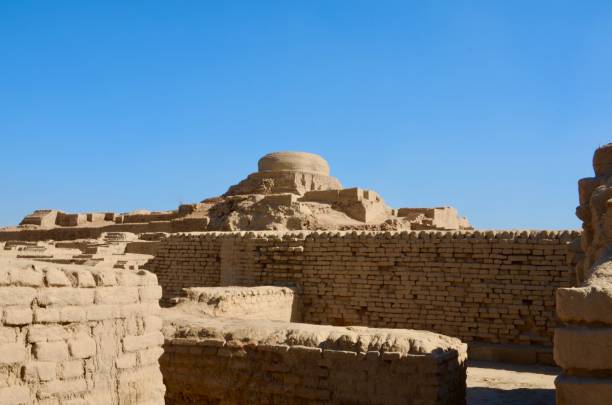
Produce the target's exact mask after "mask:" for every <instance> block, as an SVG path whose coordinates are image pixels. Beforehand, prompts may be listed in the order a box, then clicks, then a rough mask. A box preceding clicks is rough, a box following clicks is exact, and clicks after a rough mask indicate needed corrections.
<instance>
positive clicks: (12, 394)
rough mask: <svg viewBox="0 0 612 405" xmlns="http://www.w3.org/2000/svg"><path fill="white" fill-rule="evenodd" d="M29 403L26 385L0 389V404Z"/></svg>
mask: <svg viewBox="0 0 612 405" xmlns="http://www.w3.org/2000/svg"><path fill="white" fill-rule="evenodd" d="M30 403H31V398H30V390H29V389H28V387H27V386H26V385H14V386H12V387H4V388H0V404H3V405H26V404H30Z"/></svg>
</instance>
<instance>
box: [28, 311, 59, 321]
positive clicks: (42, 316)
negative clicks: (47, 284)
mask: <svg viewBox="0 0 612 405" xmlns="http://www.w3.org/2000/svg"><path fill="white" fill-rule="evenodd" d="M59 321H60V312H59V309H58V308H34V322H35V323H59Z"/></svg>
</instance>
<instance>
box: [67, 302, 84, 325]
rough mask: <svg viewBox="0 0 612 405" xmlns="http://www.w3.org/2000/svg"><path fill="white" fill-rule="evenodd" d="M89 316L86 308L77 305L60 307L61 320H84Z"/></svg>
mask: <svg viewBox="0 0 612 405" xmlns="http://www.w3.org/2000/svg"><path fill="white" fill-rule="evenodd" d="M86 319H87V318H86V316H85V309H83V308H82V307H79V306H76V305H69V306H66V307H62V308H61V309H60V321H61V322H83V321H85V320H86Z"/></svg>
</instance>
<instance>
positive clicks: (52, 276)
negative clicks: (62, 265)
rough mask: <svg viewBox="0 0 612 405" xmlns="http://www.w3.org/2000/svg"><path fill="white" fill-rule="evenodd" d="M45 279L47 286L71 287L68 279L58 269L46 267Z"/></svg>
mask: <svg viewBox="0 0 612 405" xmlns="http://www.w3.org/2000/svg"><path fill="white" fill-rule="evenodd" d="M45 280H46V282H47V285H48V286H49V287H72V282H71V281H70V279H69V278H68V277H67V276H66V274H65V273H64V272H63V271H61V270H59V269H55V268H50V269H47V270H46V271H45Z"/></svg>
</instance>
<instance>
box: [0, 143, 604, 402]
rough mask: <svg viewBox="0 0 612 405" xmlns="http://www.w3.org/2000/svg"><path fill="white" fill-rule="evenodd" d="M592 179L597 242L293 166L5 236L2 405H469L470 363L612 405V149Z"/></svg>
mask: <svg viewBox="0 0 612 405" xmlns="http://www.w3.org/2000/svg"><path fill="white" fill-rule="evenodd" d="M594 168H595V177H593V178H589V179H583V180H581V181H580V183H579V188H580V206H579V208H578V210H577V214H578V216H579V217H580V218H581V219H582V220H583V222H584V226H583V231H582V232H579V231H575V230H565V231H547V230H541V231H510V230H498V231H479V230H473V229H470V227H469V225H468V223H467V221H466V220H465V219H464V218H460V217H458V215H457V213H456V211H454V210H453V209H450V208H427V209H415V208H400V209H394V208H390V207H388V206H387V205H386V204H385V202H384V201H383V199H382V198H381V197H380V196H379V195H378V194H377V193H375V192H373V191H370V190H363V189H358V188H348V189H345V188H342V186H341V185H340V182H339V181H338V180H337V179H335V178H334V177H331V176H330V175H329V173H330V171H329V166H328V164H327V162H325V160H323V159H322V158H321V157H319V156H316V155H311V154H304V153H288V152H284V153H275V154H270V155H266V156H264V157H263V158H262V159H261V160H260V162H259V168H258V169H259V170H258V171H257V172H256V173H253V174H251V175H249V176H248V177H247V178H246V179H244V180H243V181H241V182H239V183H238V184H236V185H235V186H232V187H230V188H229V190H228V191H227V192H226V193H225V194H224V195H222V196H219V197H215V198H212V199H206V200H204V201H202V202H201V203H198V204H191V205H183V206H181V207H179V209H177V210H175V211H168V212H158V213H150V212H136V213H130V214H115V213H88V214H66V213H62V212H59V211H53V210H46V211H37V212H35V213H33V214H31V215H29V216H28V217H26V218H25V219H24V220H23V221H22V225H20V226H19V227H13V228H6V229H3V230H1V231H0V241H2V242H0V306H1V307H2V312H1V313H2V318H1V319H2V326H1V327H0V363H1V367H0V382H1V384H0V403H2V404H37V405H42V404H45V405H47V404H61V405H64V404H72V405H74V404H86V403H96V404H97V403H104V404H106V403H108V404H122V405H124V404H130V405H132V404H143V405H144V404H162V403H166V404H177V405H178V404H181V405H182V404H194V403H223V404H242V403H254V404H264V403H336V404H340V403H355V404H358V403H362V404H370V403H372V404H464V403H465V394H466V367H467V363H466V359H468V358H471V359H485V360H496V361H505V362H514V363H529V364H536V363H540V364H554V363H555V362H556V364H558V365H559V366H560V367H561V368H562V370H563V371H562V374H561V376H559V377H558V378H557V381H556V384H557V402H558V403H559V404H562V405H565V404H595V405H599V404H602V405H603V404H607V403H609V398H612V379H611V376H612V366H611V365H612V358H610V353H612V350H610V347H609V346H610V342H612V338H611V336H612V334H611V332H610V331H611V330H612V319H611V318H610V314H611V313H612V286H611V284H610V280H611V277H610V270H609V269H610V263H611V261H612V254H611V253H610V252H612V250H611V247H610V241H611V240H612V220H610V219H609V218H610V217H612V216H608V215H607V210H608V207H610V206H612V192H611V191H610V190H612V183H611V180H610V179H612V145H607V146H604V147H602V148H600V149H598V150H597V151H596V153H595V157H594Z"/></svg>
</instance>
